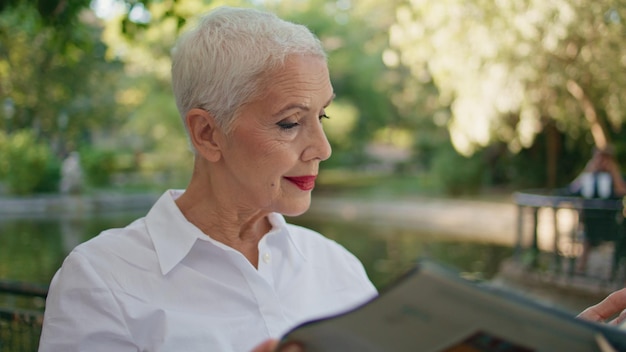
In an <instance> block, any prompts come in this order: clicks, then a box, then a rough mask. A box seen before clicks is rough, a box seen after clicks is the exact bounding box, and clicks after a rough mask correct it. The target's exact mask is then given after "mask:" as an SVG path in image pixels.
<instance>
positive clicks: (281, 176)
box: [222, 56, 334, 216]
mask: <svg viewBox="0 0 626 352" xmlns="http://www.w3.org/2000/svg"><path fill="white" fill-rule="evenodd" d="M266 82H268V83H267V84H266V92H265V93H266V94H264V96H263V97H262V98H260V99H258V100H256V101H254V102H252V103H249V104H246V105H244V106H243V107H242V108H241V109H240V110H239V111H238V113H237V116H236V117H235V122H234V125H233V130H232V132H231V134H230V135H229V136H226V137H224V138H225V140H224V144H223V148H222V163H223V166H224V171H225V173H226V176H227V178H226V179H228V178H230V179H228V181H227V183H228V186H229V187H230V192H232V193H231V194H232V196H233V197H235V198H233V199H235V200H236V202H237V204H238V206H241V207H243V208H244V209H248V208H249V210H251V211H257V210H261V211H268V212H278V213H281V214H284V215H290V216H294V215H299V214H302V213H303V212H305V211H306V210H307V209H308V208H309V205H310V202H311V190H312V189H313V186H314V184H315V177H316V176H317V174H318V171H319V164H320V162H321V161H323V160H326V159H328V157H330V154H331V147H330V145H329V143H328V140H327V139H326V135H325V133H324V130H323V128H322V119H323V116H324V115H325V112H324V108H326V107H327V106H328V105H329V104H330V103H331V101H332V99H333V97H334V94H333V88H332V85H331V83H330V79H329V74H328V68H327V66H326V62H325V61H324V60H322V59H319V58H315V57H308V56H292V57H290V58H289V59H288V60H287V61H286V64H285V67H284V68H283V69H281V70H278V71H277V72H275V73H274V74H272V75H270V76H269V79H268V80H266Z"/></svg>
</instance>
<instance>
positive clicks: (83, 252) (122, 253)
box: [61, 218, 157, 276]
mask: <svg viewBox="0 0 626 352" xmlns="http://www.w3.org/2000/svg"><path fill="white" fill-rule="evenodd" d="M129 264H130V267H135V268H139V267H146V266H150V267H155V266H156V264H157V262H156V253H155V251H154V247H153V245H152V241H151V239H150V236H149V235H148V231H147V230H146V227H145V221H144V218H140V219H138V220H135V221H134V222H132V223H131V224H129V225H128V226H126V227H123V228H113V229H108V230H105V231H103V232H101V233H100V234H98V235H97V236H95V237H93V238H92V239H90V240H88V241H86V242H84V243H82V244H79V245H78V246H76V248H74V249H73V250H72V251H71V252H70V253H69V254H68V255H67V257H66V258H65V260H64V262H63V265H62V267H61V271H63V269H64V268H67V267H76V266H82V267H85V266H88V267H89V268H90V270H92V273H93V274H97V275H102V276H107V275H112V274H114V273H116V272H125V271H127V270H125V269H124V268H128V267H129Z"/></svg>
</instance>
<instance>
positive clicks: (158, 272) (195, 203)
mask: <svg viewBox="0 0 626 352" xmlns="http://www.w3.org/2000/svg"><path fill="white" fill-rule="evenodd" d="M172 80H173V86H174V94H175V96H176V103H177V105H178V109H179V111H180V115H181V117H182V120H183V122H184V125H185V127H186V129H187V132H188V134H189V140H190V142H191V146H192V148H193V151H194V153H195V163H194V169H193V174H192V177H191V181H190V183H189V185H188V187H187V188H186V190H184V191H176V190H170V191H167V192H165V194H163V195H162V197H161V198H160V199H159V200H158V201H157V202H156V204H155V205H154V206H153V207H152V209H151V210H150V211H149V213H148V214H147V215H146V216H145V217H143V218H141V219H138V220H136V221H135V222H133V223H132V224H130V225H128V226H127V227H125V228H122V229H111V230H108V231H105V232H103V233H101V234H100V235H99V236H96V237H95V238H94V239H92V240H90V241H88V242H86V243H84V244H82V245H80V246H78V247H76V249H74V250H73V251H72V252H71V253H70V254H69V256H68V257H67V259H66V260H65V262H64V263H63V266H62V267H61V269H60V270H59V271H58V272H57V274H56V275H55V277H54V278H53V280H52V283H51V286H50V293H49V296H48V299H47V303H46V312H45V317H44V326H43V332H42V335H41V345H40V351H60V352H61V351H62V352H71V351H89V352H94V351H107V352H109V351H116V352H123V351H185V352H190V351H221V352H224V351H250V350H252V349H253V348H254V349H255V351H270V350H272V349H273V348H274V347H275V346H276V338H279V337H280V336H281V335H282V334H283V333H285V332H286V331H287V330H289V329H290V328H292V327H293V326H295V325H296V324H298V323H301V322H304V321H306V320H310V319H315V318H319V317H322V316H326V315H330V314H335V313H339V312H342V311H345V310H347V309H350V308H353V307H355V306H357V305H359V304H361V303H363V302H365V301H367V300H369V299H371V298H372V297H374V296H375V295H376V290H375V288H374V287H373V285H372V284H371V283H370V281H369V279H368V278H367V275H366V273H365V271H364V269H363V267H362V265H361V263H360V262H359V261H358V260H357V259H356V258H355V257H354V256H353V255H351V254H350V253H348V252H347V251H346V250H345V249H344V248H342V247H341V246H339V245H338V244H337V243H335V242H332V241H330V240H328V239H326V238H324V237H322V236H321V235H320V234H318V233H316V232H314V231H311V230H308V229H305V228H301V227H297V226H293V225H289V224H287V223H286V222H285V219H284V218H283V215H289V216H293V215H299V214H302V213H303V212H305V211H306V210H307V209H308V207H309V204H310V201H311V190H312V189H313V188H314V186H315V178H316V176H317V173H318V170H319V164H320V162H321V161H323V160H325V159H327V158H328V157H329V156H330V153H331V149H330V146H329V144H328V141H327V139H326V136H325V134H324V130H323V129H322V120H323V119H324V118H327V117H328V116H326V113H325V108H326V107H327V106H328V105H329V104H330V103H331V102H332V100H333V97H334V93H333V87H332V85H331V83H330V80H329V74H328V68H327V66H326V58H325V54H324V51H323V50H322V48H321V46H320V43H319V41H318V40H317V39H316V38H315V36H313V35H312V34H311V32H310V31H309V30H307V29H306V28H305V27H303V26H300V25H296V24H293V23H289V22H285V21H283V20H281V19H279V18H277V17H276V16H274V15H271V14H267V13H262V12H258V11H255V10H246V9H233V8H220V9H218V10H216V11H214V12H212V13H210V14H209V15H208V16H206V17H204V18H203V19H202V20H201V22H200V24H199V26H198V27H197V28H196V29H195V30H193V31H191V32H189V33H187V34H186V35H184V36H183V37H182V38H181V39H180V41H179V42H178V44H177V46H176V48H175V51H174V56H173V67H172ZM624 296H626V291H620V292H617V293H616V294H614V295H613V296H611V297H610V298H609V299H607V300H606V301H605V302H603V303H601V304H599V305H598V306H595V307H592V308H590V309H588V310H587V311H585V312H584V313H583V314H582V315H581V317H584V318H587V319H591V320H604V319H607V318H609V317H610V316H612V315H614V314H615V313H616V312H619V311H620V310H621V309H623V308H626V305H624V303H625V302H626V299H625V297H624Z"/></svg>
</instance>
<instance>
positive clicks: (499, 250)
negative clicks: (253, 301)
mask: <svg viewBox="0 0 626 352" xmlns="http://www.w3.org/2000/svg"><path fill="white" fill-rule="evenodd" d="M289 220H290V222H292V223H294V224H299V225H303V226H306V227H310V228H312V229H315V230H317V231H319V232H321V233H323V234H324V235H325V236H327V237H328V238H331V239H333V240H335V241H337V242H338V243H340V244H342V245H343V246H345V247H346V248H347V249H348V250H350V251H351V252H352V253H354V255H356V256H357V257H358V258H359V259H360V260H361V261H362V262H363V265H364V266H365V269H366V270H367V272H368V274H369V276H370V279H371V280H372V281H373V282H374V284H375V285H376V286H377V287H379V288H381V287H384V286H385V285H386V284H388V283H389V282H390V281H393V280H394V279H395V278H397V277H399V276H400V275H401V274H402V273H403V272H405V271H406V270H407V269H408V268H409V267H411V266H412V265H413V264H414V263H415V260H416V259H417V258H430V259H434V260H436V261H438V262H440V263H442V264H446V265H448V266H451V267H452V268H454V269H456V270H460V271H462V272H463V273H464V275H466V276H471V277H473V278H477V279H490V278H492V277H493V276H494V275H495V274H496V273H497V272H498V268H499V266H500V263H501V262H502V261H503V260H505V259H507V258H509V257H511V255H512V253H513V250H512V249H511V248H510V247H505V246H500V245H495V244H489V243H480V242H467V241H465V242H461V241H458V240H452V239H450V236H444V235H442V234H433V233H424V232H420V231H419V230H407V229H401V228H396V227H394V226H393V224H380V223H378V224H369V223H368V224H363V223H357V222H341V221H333V220H325V221H319V220H317V219H314V218H309V217H307V216H303V217H299V218H294V219H289Z"/></svg>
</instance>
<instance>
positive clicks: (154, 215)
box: [146, 190, 306, 275]
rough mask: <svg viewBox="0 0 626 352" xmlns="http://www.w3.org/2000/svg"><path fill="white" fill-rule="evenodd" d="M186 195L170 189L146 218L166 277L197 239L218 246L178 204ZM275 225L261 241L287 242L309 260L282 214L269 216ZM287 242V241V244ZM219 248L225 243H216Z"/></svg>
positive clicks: (303, 257)
mask: <svg viewBox="0 0 626 352" xmlns="http://www.w3.org/2000/svg"><path fill="white" fill-rule="evenodd" d="M182 193H183V191H182V190H168V191H166V192H165V193H163V195H161V197H160V198H159V199H158V200H157V201H156V203H155V204H154V206H152V209H150V211H149V212H148V215H146V227H147V229H148V234H149V235H150V238H151V239H152V243H153V244H154V249H155V251H156V255H157V259H158V261H159V266H160V267H161V273H162V274H163V275H166V274H167V273H169V272H170V271H171V270H172V269H173V268H174V267H175V266H176V265H177V264H178V263H180V262H181V261H182V260H183V258H185V256H187V254H188V253H189V251H190V250H191V248H192V247H193V245H194V244H195V243H196V240H198V239H201V240H205V241H207V240H208V241H209V242H212V243H215V242H216V241H215V240H213V239H211V238H210V237H209V236H207V235H205V234H204V233H203V232H202V231H201V230H200V229H199V228H197V227H196V226H195V225H194V224H192V223H190V222H189V221H187V219H186V218H185V216H184V215H183V213H182V212H181V211H180V209H179V208H178V206H177V205H176V203H175V200H176V199H177V198H178V197H180V195H181V194H182ZM268 219H269V221H270V223H271V224H272V230H270V232H268V233H267V235H265V236H263V238H262V239H261V241H266V240H267V238H268V237H274V238H277V239H278V240H279V241H281V239H285V238H286V239H287V241H288V242H289V243H290V244H291V246H293V248H295V249H296V252H297V253H298V255H300V256H301V257H302V259H305V260H306V257H305V255H304V251H303V250H302V248H300V241H296V240H294V238H293V235H292V234H291V233H290V231H289V227H288V226H287V222H286V221H285V218H284V217H283V216H282V215H281V214H278V213H271V214H269V216H268ZM283 243H285V242H283ZM285 244H286V243H285ZM216 245H218V246H220V245H222V246H223V244H221V243H219V244H216Z"/></svg>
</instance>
